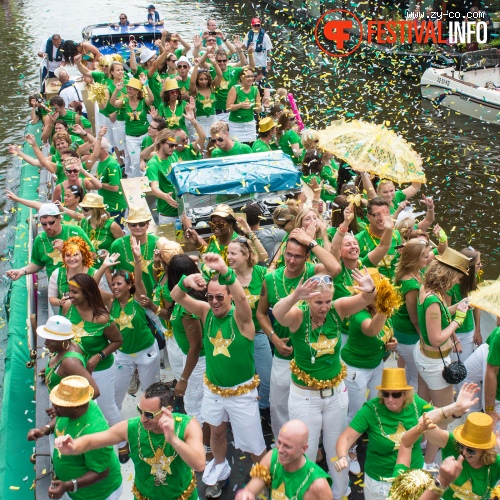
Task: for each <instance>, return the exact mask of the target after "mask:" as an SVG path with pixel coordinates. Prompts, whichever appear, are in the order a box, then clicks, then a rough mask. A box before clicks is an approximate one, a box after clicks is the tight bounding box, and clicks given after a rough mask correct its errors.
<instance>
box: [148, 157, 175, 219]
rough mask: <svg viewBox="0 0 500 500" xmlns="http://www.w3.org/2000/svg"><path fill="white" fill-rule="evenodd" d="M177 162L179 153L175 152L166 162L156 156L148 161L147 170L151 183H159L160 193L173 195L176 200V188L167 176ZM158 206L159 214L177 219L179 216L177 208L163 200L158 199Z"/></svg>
mask: <svg viewBox="0 0 500 500" xmlns="http://www.w3.org/2000/svg"><path fill="white" fill-rule="evenodd" d="M177 161H178V158H177V153H175V152H174V153H172V155H171V156H169V157H168V158H166V159H165V160H161V159H160V158H159V157H158V155H154V156H153V158H151V159H150V160H149V161H148V165H147V168H146V177H147V178H148V179H149V182H153V181H156V182H158V187H159V189H160V191H161V192H162V193H172V196H173V198H174V199H175V197H176V194H175V187H174V185H173V184H172V183H171V182H170V181H169V180H168V178H167V175H168V174H169V173H170V171H171V170H172V164H174V163H177ZM156 206H157V209H158V213H160V214H162V215H165V216H167V217H177V216H178V215H179V214H178V212H177V208H175V207H172V206H171V205H169V204H168V203H167V202H166V201H165V200H163V199H162V198H158V201H157V205H156Z"/></svg>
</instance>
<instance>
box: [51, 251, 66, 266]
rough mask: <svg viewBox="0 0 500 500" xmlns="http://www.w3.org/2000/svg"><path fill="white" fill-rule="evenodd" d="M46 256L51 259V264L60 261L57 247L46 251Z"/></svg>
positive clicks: (60, 256)
mask: <svg viewBox="0 0 500 500" xmlns="http://www.w3.org/2000/svg"><path fill="white" fill-rule="evenodd" d="M47 256H48V257H50V258H51V259H52V264H53V265H54V266H55V265H56V264H59V263H60V262H61V263H62V261H63V259H62V254H61V252H60V251H59V250H58V249H57V248H54V250H52V252H47Z"/></svg>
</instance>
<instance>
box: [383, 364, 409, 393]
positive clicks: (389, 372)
mask: <svg viewBox="0 0 500 500" xmlns="http://www.w3.org/2000/svg"><path fill="white" fill-rule="evenodd" d="M376 389H378V390H379V391H409V390H410V389H413V387H412V386H411V385H408V382H407V380H406V372H405V369H404V368H384V371H383V372H382V383H381V384H380V385H378V386H377V387H376Z"/></svg>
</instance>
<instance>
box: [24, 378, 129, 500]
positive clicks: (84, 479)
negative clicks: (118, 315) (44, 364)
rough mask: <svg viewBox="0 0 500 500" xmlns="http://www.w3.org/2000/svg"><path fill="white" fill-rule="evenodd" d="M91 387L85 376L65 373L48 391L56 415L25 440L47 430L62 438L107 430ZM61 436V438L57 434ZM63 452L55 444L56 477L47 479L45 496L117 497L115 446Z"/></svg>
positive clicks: (81, 499) (102, 499)
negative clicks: (48, 485) (70, 454)
mask: <svg viewBox="0 0 500 500" xmlns="http://www.w3.org/2000/svg"><path fill="white" fill-rule="evenodd" d="M93 394H94V390H93V389H92V387H91V386H90V385H89V382H88V380H87V379H86V378H84V377H80V376H78V375H73V376H70V377H65V378H63V379H62V380H61V382H60V383H59V384H58V385H56V386H55V387H54V388H53V389H52V391H51V392H50V401H51V402H52V404H53V406H54V411H55V413H56V417H55V418H54V419H52V421H51V422H50V424H48V426H45V427H44V428H43V429H32V430H31V431H30V432H29V434H28V440H36V439H38V438H40V437H42V436H44V435H46V434H48V433H52V432H53V433H54V434H55V436H56V437H57V436H64V438H63V439H64V440H65V442H73V439H76V438H81V439H85V438H88V437H89V436H93V435H95V433H102V432H107V431H108V430H109V426H108V424H107V422H106V419H105V418H104V415H103V414H102V412H101V410H100V409H99V407H98V406H97V404H96V403H95V401H92V396H93ZM57 439H60V438H57ZM67 455H68V454H66V453H65V454H62V453H60V452H59V451H58V450H57V449H55V448H54V451H53V454H52V461H53V464H54V474H55V477H57V479H53V480H52V482H51V483H50V487H49V489H48V492H47V495H48V498H61V497H62V496H63V495H64V496H65V497H69V498H71V499H72V500H86V499H89V498H92V499H95V500H109V499H111V500H119V498H120V497H121V494H122V489H123V488H122V475H121V471H120V464H119V462H118V458H117V456H116V453H115V450H114V449H113V447H112V446H111V445H110V444H107V445H104V446H103V447H102V448H101V449H99V450H96V451H92V450H90V449H86V450H79V451H75V452H74V453H72V455H73V456H72V457H68V456H67Z"/></svg>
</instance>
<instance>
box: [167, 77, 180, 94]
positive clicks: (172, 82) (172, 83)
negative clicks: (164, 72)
mask: <svg viewBox="0 0 500 500" xmlns="http://www.w3.org/2000/svg"><path fill="white" fill-rule="evenodd" d="M163 90H164V91H165V92H170V91H171V90H179V84H178V83H177V80H176V79H175V78H167V79H166V80H165V81H164V82H163Z"/></svg>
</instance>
